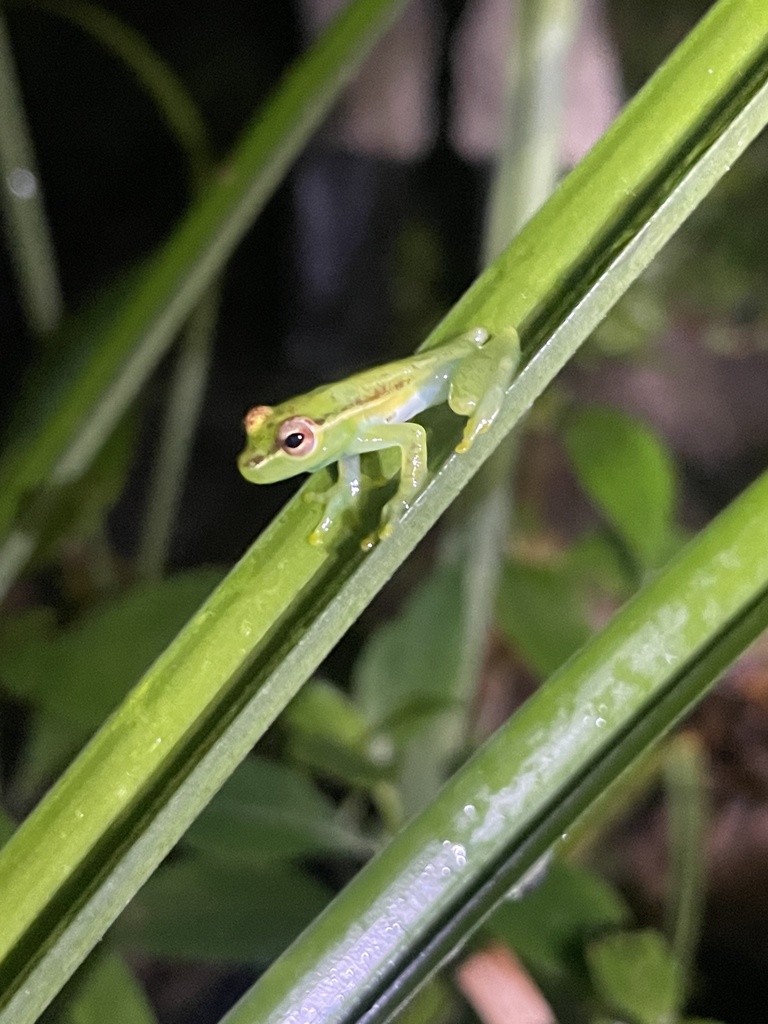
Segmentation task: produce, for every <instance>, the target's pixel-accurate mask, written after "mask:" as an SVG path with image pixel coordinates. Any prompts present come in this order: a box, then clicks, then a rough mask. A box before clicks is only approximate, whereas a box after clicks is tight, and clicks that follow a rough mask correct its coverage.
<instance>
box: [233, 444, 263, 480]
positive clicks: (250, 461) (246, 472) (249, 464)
mask: <svg viewBox="0 0 768 1024" xmlns="http://www.w3.org/2000/svg"><path fill="white" fill-rule="evenodd" d="M263 461H264V456H263V455H259V454H258V453H257V452H252V451H251V450H250V449H249V448H246V449H245V451H243V452H241V453H240V455H238V457H237V466H238V469H239V470H240V472H241V473H242V474H243V476H244V477H245V478H246V480H250V479H251V477H252V474H253V473H254V472H255V471H256V470H257V469H258V467H259V465H260V464H261V463H262V462H263Z"/></svg>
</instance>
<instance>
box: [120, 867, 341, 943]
mask: <svg viewBox="0 0 768 1024" xmlns="http://www.w3.org/2000/svg"><path fill="white" fill-rule="evenodd" d="M329 898H330V894H329V892H328V890H327V889H326V888H325V887H324V886H323V885H321V884H320V883H319V882H317V881H315V880H314V879H313V878H311V877H310V876H309V875H308V874H306V872H304V871H301V870H299V869H298V868H295V867H292V866H290V865H287V864H282V865H276V864H275V865H270V866H269V867H267V866H266V865H264V866H262V867H261V868H258V869H254V868H245V867H238V866H236V865H232V864H229V865H226V864H223V863H221V862H212V861H210V860H209V859H207V858H202V857H195V858H194V859H192V860H187V861H184V862H182V863H177V864H171V865H169V866H168V867H166V868H163V869H162V870H161V871H158V873H157V874H156V875H155V876H154V878H152V879H151V880H150V881H149V882H148V883H147V885H146V886H145V887H144V889H143V890H142V891H141V893H140V895H139V896H138V897H137V899H136V900H135V901H134V902H133V903H132V904H131V906H130V907H129V908H128V909H127V910H126V912H125V914H124V915H123V917H122V918H121V919H120V920H119V921H118V923H117V925H116V927H115V930H114V936H115V939H116V940H117V941H118V942H119V943H120V944H121V945H122V946H124V947H125V948H127V949H131V950H140V951H141V952H142V953H148V954H152V955H153V956H164V957H173V958H179V959H195V960H235V961H240V962H243V963H254V962H257V963H266V962H268V961H269V960H272V959H274V957H275V956H277V955H278V953H280V952H282V950H283V949H285V947H286V946H287V945H288V944H289V942H291V940H292V939H294V938H295V937H296V936H297V935H298V933H299V932H300V931H301V929H302V928H304V927H305V926H306V925H307V924H308V923H309V922H310V921H311V920H312V919H313V918H314V917H316V916H317V915H318V914H319V913H320V911H321V910H322V909H323V908H324V907H325V905H326V904H327V902H328V900H329Z"/></svg>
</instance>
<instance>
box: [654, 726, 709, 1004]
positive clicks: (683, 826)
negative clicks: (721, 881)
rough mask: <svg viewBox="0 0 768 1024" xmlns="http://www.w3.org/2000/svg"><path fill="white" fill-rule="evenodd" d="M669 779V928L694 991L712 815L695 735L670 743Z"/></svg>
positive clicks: (683, 973)
mask: <svg viewBox="0 0 768 1024" xmlns="http://www.w3.org/2000/svg"><path fill="white" fill-rule="evenodd" d="M664 781H665V785H666V793H667V820H668V829H667V833H668V837H669V869H668V871H667V912H666V924H665V932H666V934H667V938H668V939H669V942H670V945H671V946H672V951H673V953H674V955H675V960H676V961H677V964H678V966H679V969H680V975H681V978H682V979H684V983H685V987H686V988H688V989H690V987H691V985H690V980H689V979H690V972H691V968H692V966H693V963H694V959H695V956H696V947H697V945H698V940H699V932H700V930H701V919H702V914H703V911H704V886H705V865H706V856H705V849H706V823H707V818H708V814H707V797H706V764H705V757H704V751H703V749H702V745H701V740H700V739H699V738H698V736H697V735H696V734H695V733H693V732H687V733H686V732H684V733H682V734H681V735H680V736H678V737H676V738H675V740H674V741H673V742H672V743H671V744H670V745H669V747H668V749H667V750H666V752H665V756H664Z"/></svg>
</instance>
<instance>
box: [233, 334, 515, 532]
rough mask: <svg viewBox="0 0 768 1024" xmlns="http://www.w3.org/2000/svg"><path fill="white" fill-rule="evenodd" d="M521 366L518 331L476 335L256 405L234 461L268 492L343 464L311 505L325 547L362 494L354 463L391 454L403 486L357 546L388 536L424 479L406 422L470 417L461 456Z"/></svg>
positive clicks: (416, 429)
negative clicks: (428, 415) (430, 414)
mask: <svg viewBox="0 0 768 1024" xmlns="http://www.w3.org/2000/svg"><path fill="white" fill-rule="evenodd" d="M519 359H520V340H519V338H518V335H517V331H515V330H513V329H507V330H505V331H502V332H500V333H499V334H496V335H493V336H491V335H490V334H489V332H488V331H487V330H485V328H483V327H476V328H474V329H473V330H471V331H468V332H467V333H466V334H462V335H460V336H459V337H457V338H455V339H454V340H452V341H449V342H446V344H444V345H439V346H436V347H435V348H431V349H427V350H426V351H424V352H419V353H417V354H416V355H414V356H411V357H410V358H408V359H400V360H397V361H396V362H393V363H387V364H386V365H384V366H377V367H374V368H373V369H370V370H364V371H363V372H362V373H357V374H354V376H352V377H348V378H347V379H346V380H342V381H339V382H338V383H336V384H328V385H324V386H322V387H319V388H316V389H315V390H314V391H310V392H309V393H308V394H306V395H301V396H299V397H298V398H292V399H290V400H289V401H287V402H282V403H281V404H280V405H276V406H274V407H271V406H268V405H257V406H256V407H255V408H253V409H251V411H250V412H249V413H248V414H247V415H246V417H245V421H244V422H245V430H246V434H247V435H248V440H247V442H246V446H245V450H244V451H243V452H242V454H241V455H240V457H239V459H238V465H239V467H240V472H241V473H242V474H243V476H244V477H245V478H246V480H250V481H251V482H252V483H256V484H268V483H273V482H274V481H276V480H286V479H288V477H292V476H296V475H297V474H299V473H306V472H310V473H311V472H314V471H315V470H317V469H323V468H324V467H325V466H328V465H330V464H331V463H332V462H337V463H338V465H339V471H338V472H339V475H338V480H337V481H336V483H335V484H333V485H332V486H331V488H330V489H329V490H328V491H326V492H325V493H324V494H321V495H314V496H313V498H314V499H315V500H318V501H320V502H321V503H322V504H323V506H324V513H323V516H322V518H321V520H320V522H319V523H318V524H317V526H316V527H315V529H314V530H313V531H312V533H311V534H310V536H309V542H310V543H311V544H322V543H323V542H324V540H325V539H326V537H327V536H328V534H329V532H330V530H331V528H332V527H333V524H334V522H335V521H336V520H337V519H338V518H339V517H340V516H341V514H342V512H343V511H344V510H345V509H346V508H348V507H349V506H351V505H352V504H353V503H354V501H355V498H356V497H357V495H358V493H359V492H360V487H361V473H360V455H361V454H362V453H363V452H373V451H379V450H381V449H383V448H391V447H396V448H399V449H400V453H401V468H400V483H399V486H398V488H397V491H396V492H395V494H394V496H393V497H392V498H391V499H390V500H389V501H388V502H387V503H386V505H385V506H384V508H383V510H382V513H381V521H380V524H379V528H378V531H377V532H376V533H374V534H372V535H371V536H369V537H366V538H365V540H364V541H363V542H362V546H363V548H365V549H367V548H370V547H372V546H373V545H374V544H375V543H376V540H377V539H382V540H383V539H384V538H386V537H388V536H389V535H390V534H391V533H392V530H393V529H394V523H395V522H396V521H397V519H398V518H399V517H400V516H401V515H402V514H403V513H404V512H406V511H407V510H408V508H409V507H410V506H411V504H412V503H413V501H414V500H415V498H416V496H417V495H418V493H419V491H420V490H421V488H422V487H423V486H424V483H425V481H426V477H427V435H426V431H425V430H424V428H423V427H421V426H419V425H418V423H411V422H409V421H410V420H411V419H412V417H414V416H417V415H418V414H419V413H420V412H421V411H422V410H423V409H428V408H430V407H431V406H433V405H440V404H441V403H442V402H446V401H447V402H448V405H449V406H450V407H451V409H453V411H454V412H455V413H458V415H459V416H467V417H468V419H467V423H466V426H465V428H464V435H463V437H462V440H461V441H460V442H459V444H458V445H457V446H456V451H457V452H465V451H467V449H468V448H469V446H470V445H471V444H472V442H473V441H474V439H475V438H476V437H477V435H478V434H482V433H483V432H484V431H486V430H488V428H489V427H490V425H491V424H492V423H493V421H494V419H495V418H496V415H497V414H498V411H499V408H500V406H501V403H502V400H503V398H504V392H505V391H506V389H507V387H508V386H509V383H510V381H511V380H512V377H513V376H514V373H515V370H516V368H517V364H518V362H519Z"/></svg>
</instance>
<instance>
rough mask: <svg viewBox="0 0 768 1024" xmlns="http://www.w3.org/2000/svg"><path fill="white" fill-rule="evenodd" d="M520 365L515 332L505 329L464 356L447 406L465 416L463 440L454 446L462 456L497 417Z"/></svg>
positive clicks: (518, 344) (517, 338)
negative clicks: (475, 350)
mask: <svg viewBox="0 0 768 1024" xmlns="http://www.w3.org/2000/svg"><path fill="white" fill-rule="evenodd" d="M519 361H520V339H519V337H518V335H517V331H515V330H514V329H513V328H506V329H505V330H503V331H500V332H499V333H498V334H496V335H493V336H492V337H490V338H489V339H488V340H487V341H486V342H485V343H484V344H483V345H482V347H481V348H479V349H478V350H477V352H473V353H472V354H471V355H469V356H467V358H466V359H465V360H464V362H463V363H462V364H461V366H460V367H459V369H458V370H457V372H456V375H455V377H454V380H453V382H452V384H451V390H450V393H449V396H448V402H449V405H450V406H451V408H452V409H453V411H454V412H457V413H458V414H459V415H460V416H467V417H468V419H467V424H466V426H465V428H464V436H463V437H462V439H461V441H460V442H459V443H458V445H457V446H456V451H457V452H459V453H462V452H466V451H468V449H469V448H470V447H471V446H472V442H473V441H474V440H475V438H476V437H477V436H478V435H479V434H484V433H485V432H486V430H488V429H489V428H490V426H491V424H492V423H493V421H494V420H495V419H496V417H497V416H498V414H499V410H500V409H501V406H502V403H503V401H504V395H505V393H506V390H507V388H508V387H509V384H510V381H511V380H512V378H513V377H514V375H515V370H516V369H517V365H518V363H519Z"/></svg>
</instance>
